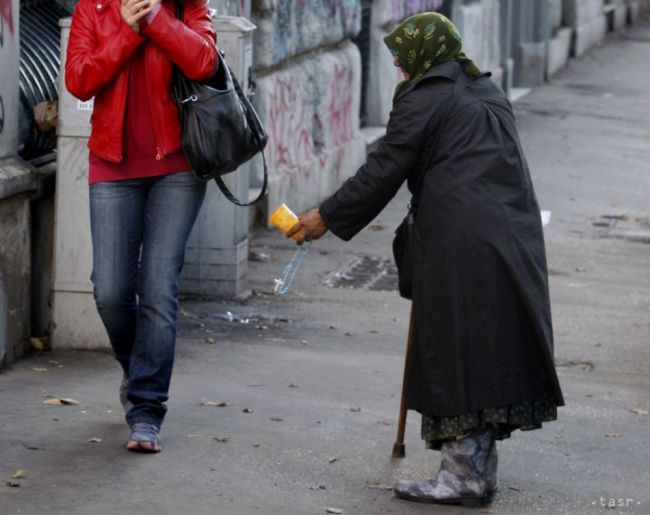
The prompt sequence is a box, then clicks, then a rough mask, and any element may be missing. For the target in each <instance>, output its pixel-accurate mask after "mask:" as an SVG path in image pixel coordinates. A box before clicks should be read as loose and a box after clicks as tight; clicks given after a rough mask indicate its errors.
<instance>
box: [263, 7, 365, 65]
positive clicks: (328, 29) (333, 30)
mask: <svg viewBox="0 0 650 515" xmlns="http://www.w3.org/2000/svg"><path fill="white" fill-rule="evenodd" d="M360 5H361V4H360V0H269V1H267V2H264V3H261V2H260V3H256V4H255V9H256V10H255V22H256V23H257V25H258V30H257V31H256V32H255V35H254V38H255V48H256V53H255V67H256V68H257V69H258V70H259V69H264V68H270V67H272V66H273V65H276V64H279V63H281V62H282V61H284V60H286V59H288V58H290V57H292V56H295V55H299V54H303V53H305V52H308V51H310V50H314V49H316V48H319V47H323V46H328V45H332V44H335V43H338V42H340V41H342V40H344V39H345V38H348V37H351V36H353V35H354V34H356V33H357V32H358V30H359V28H360V22H361V18H360Z"/></svg>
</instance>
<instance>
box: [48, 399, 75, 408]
mask: <svg viewBox="0 0 650 515" xmlns="http://www.w3.org/2000/svg"><path fill="white" fill-rule="evenodd" d="M43 404H47V405H48V406H76V405H77V404H79V402H78V401H75V400H74V399H64V398H54V399H46V400H44V401H43Z"/></svg>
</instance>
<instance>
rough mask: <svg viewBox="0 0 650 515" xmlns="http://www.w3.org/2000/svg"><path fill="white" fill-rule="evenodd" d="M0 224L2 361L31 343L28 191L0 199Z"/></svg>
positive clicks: (22, 351)
mask: <svg viewBox="0 0 650 515" xmlns="http://www.w3.org/2000/svg"><path fill="white" fill-rule="evenodd" d="M6 168H7V167H5V170H6ZM0 173H1V170H0ZM0 227H1V228H2V230H1V231H0V365H1V364H2V363H4V362H12V361H14V360H15V359H16V358H18V357H20V356H21V355H22V354H23V353H24V352H25V350H26V349H27V346H28V345H29V337H30V331H29V320H30V318H29V307H30V300H29V294H30V249H31V238H30V213H29V197H28V196H27V195H25V194H20V195H15V196H13V197H11V198H9V199H4V200H2V201H0Z"/></svg>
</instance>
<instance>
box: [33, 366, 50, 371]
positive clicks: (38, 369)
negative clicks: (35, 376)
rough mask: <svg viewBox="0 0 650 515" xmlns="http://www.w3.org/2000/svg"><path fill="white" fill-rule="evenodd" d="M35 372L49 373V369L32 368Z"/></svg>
mask: <svg viewBox="0 0 650 515" xmlns="http://www.w3.org/2000/svg"><path fill="white" fill-rule="evenodd" d="M32 370H33V371H34V372H47V368H39V367H32Z"/></svg>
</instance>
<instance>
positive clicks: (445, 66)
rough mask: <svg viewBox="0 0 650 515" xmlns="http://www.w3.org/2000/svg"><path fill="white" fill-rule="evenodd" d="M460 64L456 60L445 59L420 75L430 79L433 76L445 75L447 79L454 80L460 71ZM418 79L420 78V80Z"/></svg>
mask: <svg viewBox="0 0 650 515" xmlns="http://www.w3.org/2000/svg"><path fill="white" fill-rule="evenodd" d="M461 68H462V65H461V64H460V63H459V62H458V61H447V62H446V63H442V64H439V65H437V66H434V67H433V68H431V69H430V70H429V71H428V72H427V73H425V74H424V75H423V76H422V79H432V78H434V77H446V78H447V79H451V80H456V79H457V78H458V75H459V73H460V70H461ZM422 79H420V80H422Z"/></svg>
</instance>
